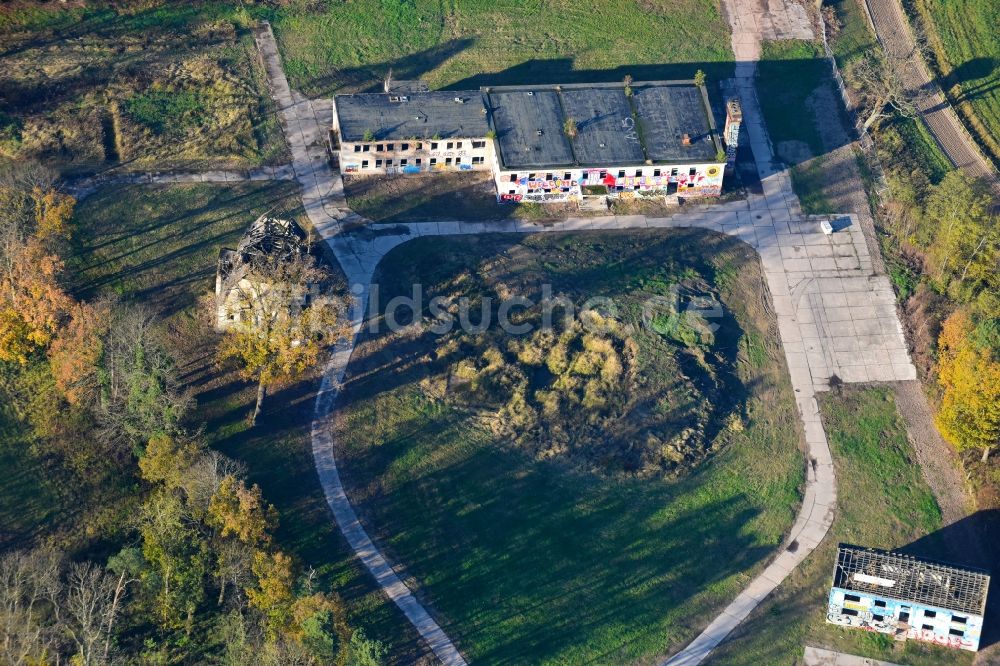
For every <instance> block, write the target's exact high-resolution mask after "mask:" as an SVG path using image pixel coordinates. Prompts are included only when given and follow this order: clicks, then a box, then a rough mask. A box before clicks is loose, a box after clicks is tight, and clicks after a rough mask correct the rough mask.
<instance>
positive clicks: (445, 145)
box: [340, 137, 493, 174]
mask: <svg viewBox="0 0 1000 666" xmlns="http://www.w3.org/2000/svg"><path fill="white" fill-rule="evenodd" d="M492 162H493V142H492V141H491V140H489V139H487V138H485V137H480V138H471V139H467V138H448V139H420V140H418V139H401V140H400V139H397V140H393V141H389V140H385V141H370V142H357V141H355V142H350V143H344V144H342V145H341V147H340V169H341V171H342V172H343V173H360V174H367V173H371V174H404V173H421V172H425V171H487V170H489V169H490V168H491V164H492Z"/></svg>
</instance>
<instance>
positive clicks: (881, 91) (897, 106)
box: [852, 30, 928, 131]
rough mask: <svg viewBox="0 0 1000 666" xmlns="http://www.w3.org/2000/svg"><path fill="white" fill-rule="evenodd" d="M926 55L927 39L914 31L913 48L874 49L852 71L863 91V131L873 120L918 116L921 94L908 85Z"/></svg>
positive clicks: (919, 32) (921, 33)
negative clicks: (913, 70)
mask: <svg viewBox="0 0 1000 666" xmlns="http://www.w3.org/2000/svg"><path fill="white" fill-rule="evenodd" d="M927 53H928V46H927V37H926V35H925V34H924V33H923V32H922V31H920V30H915V31H914V44H913V48H911V49H909V50H886V49H881V48H880V49H876V50H875V51H873V52H872V53H870V54H868V56H866V57H864V58H862V59H861V60H860V61H859V62H858V63H857V64H856V65H855V66H854V68H853V72H852V77H853V79H854V80H855V81H856V82H857V83H858V84H859V85H860V86H861V88H862V90H863V92H864V99H863V101H862V104H861V106H862V114H863V115H864V116H865V121H864V124H863V126H862V129H863V130H865V131H867V130H868V128H869V127H871V126H872V124H874V123H875V122H876V121H878V120H881V119H882V118H886V117H888V116H890V115H892V114H893V113H898V114H900V115H902V116H904V117H907V118H915V117H916V116H917V115H919V111H918V109H917V100H918V99H919V98H920V96H921V95H923V94H924V91H923V90H921V89H920V88H919V87H917V88H914V87H911V86H910V84H909V81H910V80H915V79H914V77H912V76H910V73H909V72H910V68H912V67H920V66H921V59H922V58H924V57H925V56H926V54H927Z"/></svg>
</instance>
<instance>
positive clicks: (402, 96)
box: [399, 95, 410, 102]
mask: <svg viewBox="0 0 1000 666" xmlns="http://www.w3.org/2000/svg"><path fill="white" fill-rule="evenodd" d="M399 101H400V102H409V101H410V98H409V97H407V96H406V95H400V96H399Z"/></svg>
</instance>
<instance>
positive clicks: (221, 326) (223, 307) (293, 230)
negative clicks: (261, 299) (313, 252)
mask: <svg viewBox="0 0 1000 666" xmlns="http://www.w3.org/2000/svg"><path fill="white" fill-rule="evenodd" d="M307 253H308V244H307V243H306V236H305V233H303V231H302V230H301V229H300V228H299V227H298V225H296V224H295V222H293V221H291V220H281V219H278V218H275V217H269V216H268V215H267V214H264V215H261V216H260V217H258V218H257V219H256V220H254V222H253V224H251V225H250V228H249V229H248V230H247V232H246V234H245V235H244V236H243V238H241V239H240V242H239V245H238V246H237V248H236V249H235V250H233V249H229V248H223V249H222V250H220V251H219V261H218V267H217V270H216V273H215V303H216V322H215V326H216V328H217V329H218V330H220V331H224V330H226V329H228V328H231V327H232V326H235V325H237V324H239V323H240V322H241V321H244V319H245V317H246V316H247V315H248V313H247V311H246V310H247V307H246V303H245V301H246V299H245V298H244V296H245V295H246V294H247V293H250V292H252V291H253V290H255V289H259V288H262V286H261V283H260V281H259V280H256V281H251V280H249V279H248V274H249V273H250V271H252V270H253V269H254V267H255V264H257V263H258V262H268V263H270V262H273V261H290V260H292V259H294V258H296V257H299V256H303V255H305V254H307ZM300 291H302V293H301V294H299V295H298V296H297V297H298V298H299V299H306V298H308V288H302V289H300ZM261 293H263V292H261Z"/></svg>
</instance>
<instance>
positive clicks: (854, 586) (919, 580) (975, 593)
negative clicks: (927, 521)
mask: <svg viewBox="0 0 1000 666" xmlns="http://www.w3.org/2000/svg"><path fill="white" fill-rule="evenodd" d="M989 587H990V577H989V574H987V573H986V572H985V571H980V570H978V569H970V568H960V567H955V566H951V565H948V564H942V563H940V562H934V561H932V560H926V559H922V558H917V557H912V556H910V555H904V554H902V553H890V552H886V551H883V550H876V549H874V548H860V547H858V546H850V545H846V544H840V547H839V549H838V551H837V561H836V563H835V564H834V568H833V585H832V587H831V589H830V605H829V609H828V611H827V616H826V621H827V622H830V623H832V624H837V625H840V626H842V627H853V628H857V629H862V630H864V631H877V632H879V633H883V634H888V635H890V636H892V637H893V638H895V639H896V640H907V639H912V640H918V641H926V642H928V643H935V644H937V645H945V646H948V647H953V648H959V649H962V650H971V651H973V652H975V651H976V650H978V649H979V639H980V635H981V633H982V628H983V614H984V613H985V612H986V593H987V591H988V590H989Z"/></svg>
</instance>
